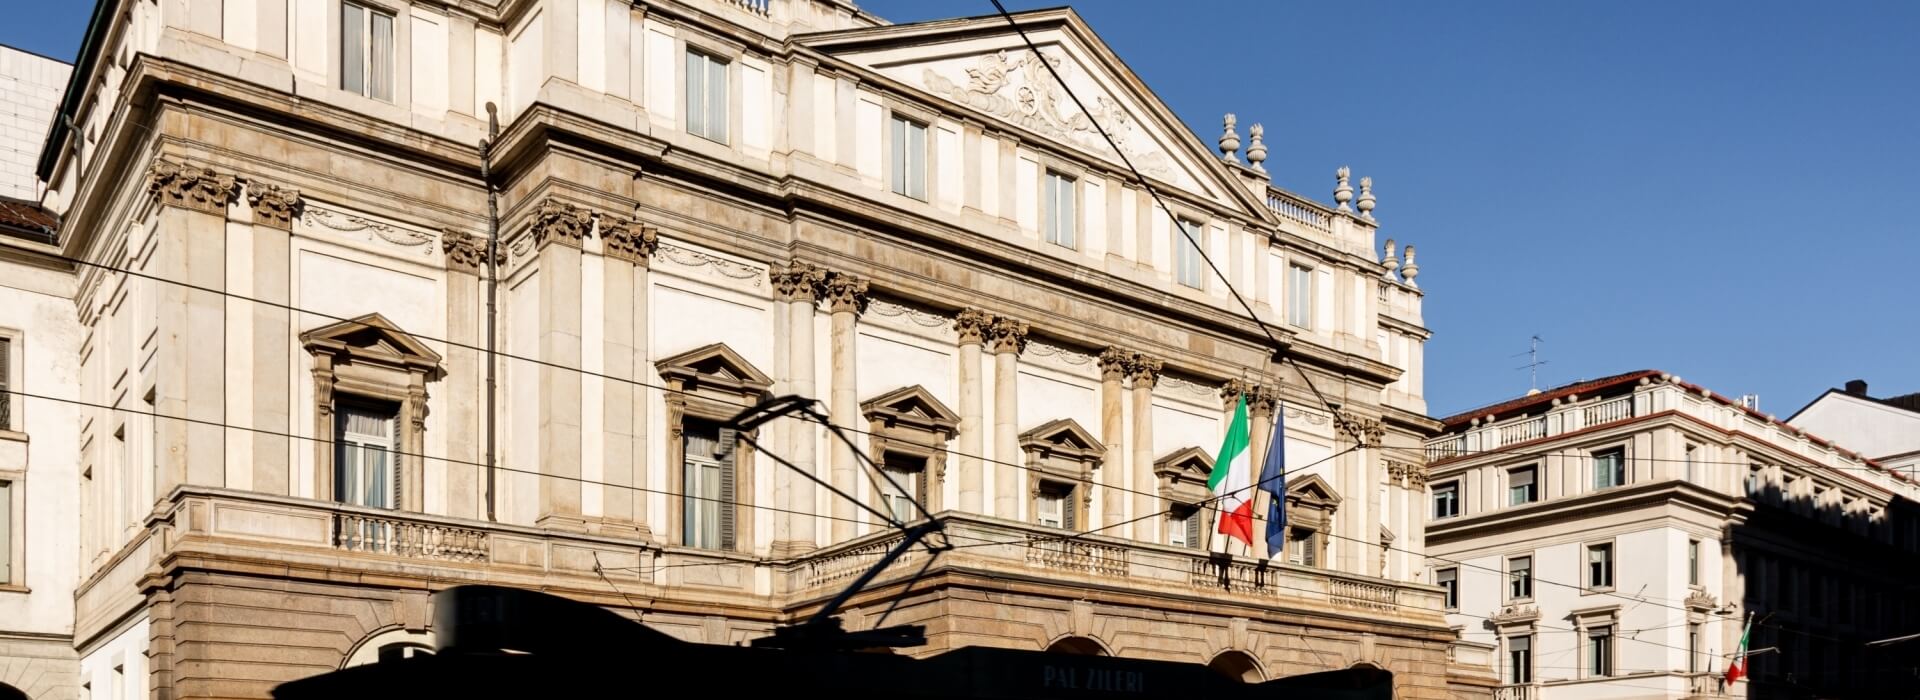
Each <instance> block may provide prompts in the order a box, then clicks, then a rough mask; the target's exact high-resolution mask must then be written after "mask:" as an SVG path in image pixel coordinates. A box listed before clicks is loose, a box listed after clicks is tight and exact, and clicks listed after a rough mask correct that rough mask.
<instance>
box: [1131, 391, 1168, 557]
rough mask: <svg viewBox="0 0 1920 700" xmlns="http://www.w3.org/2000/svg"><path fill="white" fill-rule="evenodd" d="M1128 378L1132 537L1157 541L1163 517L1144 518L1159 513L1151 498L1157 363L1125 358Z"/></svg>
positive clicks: (1143, 540)
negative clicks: (1130, 406)
mask: <svg viewBox="0 0 1920 700" xmlns="http://www.w3.org/2000/svg"><path fill="white" fill-rule="evenodd" d="M1127 378H1128V379H1129V380H1131V381H1132V383H1133V392H1132V393H1133V430H1132V432H1131V434H1130V435H1129V436H1128V437H1130V438H1132V439H1133V464H1132V465H1131V466H1132V467H1133V492H1134V493H1133V517H1134V521H1133V538H1134V539H1136V540H1139V541H1141V542H1156V543H1157V542H1160V541H1161V540H1160V521H1161V520H1162V518H1149V517H1146V516H1147V515H1148V514H1149V513H1156V512H1159V511H1160V510H1161V508H1160V499H1158V498H1155V497H1153V495H1152V494H1153V493H1154V490H1155V487H1156V484H1155V483H1154V480H1155V477H1154V475H1153V385H1154V384H1155V383H1156V382H1158V381H1160V361H1159V360H1156V359H1153V358H1151V357H1147V356H1146V355H1142V354H1139V353H1134V355H1133V356H1132V357H1130V358H1127Z"/></svg>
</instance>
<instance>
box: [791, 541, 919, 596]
mask: <svg viewBox="0 0 1920 700" xmlns="http://www.w3.org/2000/svg"><path fill="white" fill-rule="evenodd" d="M900 539H901V538H900V537H898V536H895V537H888V538H886V539H882V540H878V541H875V542H870V543H868V544H864V545H861V546H859V547H855V548H853V549H849V550H847V551H844V552H838V553H834V554H826V555H823V556H820V557H818V558H815V559H809V560H807V585H808V586H822V585H826V584H829V583H835V582H838V581H844V580H847V579H851V578H854V577H857V576H859V575H860V574H861V573H863V572H865V571H866V570H867V569H869V568H872V567H873V565H874V564H878V563H880V558H881V557H884V556H886V555H887V551H888V550H891V549H893V548H894V547H895V546H898V545H899V544H900ZM916 554H918V552H917V551H914V550H909V551H907V552H903V553H901V555H900V557H899V558H897V559H894V560H893V563H892V564H890V565H889V566H888V568H893V567H897V566H902V565H907V564H910V563H911V562H912V560H913V558H914V556H915V555H916Z"/></svg>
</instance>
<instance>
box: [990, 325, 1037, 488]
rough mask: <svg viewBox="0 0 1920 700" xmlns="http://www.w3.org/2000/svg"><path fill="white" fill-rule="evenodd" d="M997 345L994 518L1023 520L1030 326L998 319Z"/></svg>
mask: <svg viewBox="0 0 1920 700" xmlns="http://www.w3.org/2000/svg"><path fill="white" fill-rule="evenodd" d="M987 337H988V340H989V342H991V343H992V344H993V458H994V460H995V463H994V469H993V516H994V517H996V518H1006V519H1008V520H1018V519H1019V518H1020V484H1021V479H1020V468H1019V467H1018V466H1016V465H1018V464H1019V463H1020V395H1019V386H1020V351H1022V350H1025V349H1026V347H1027V324H1025V323H1021V322H1019V321H1015V320H1013V319H1010V318H1004V317H1002V318H995V319H994V320H993V325H992V326H991V327H990V328H988V329H987Z"/></svg>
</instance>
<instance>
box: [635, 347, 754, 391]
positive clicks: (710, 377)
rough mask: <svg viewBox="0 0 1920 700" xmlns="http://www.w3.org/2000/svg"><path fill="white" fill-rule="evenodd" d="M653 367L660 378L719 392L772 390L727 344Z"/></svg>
mask: <svg viewBox="0 0 1920 700" xmlns="http://www.w3.org/2000/svg"><path fill="white" fill-rule="evenodd" d="M654 366H655V367H657V368H659V370H660V376H662V377H669V378H678V379H680V380H682V381H698V382H700V383H702V384H711V385H717V386H719V387H722V388H735V389H740V390H743V391H753V392H760V391H766V389H767V387H770V386H773V380H772V379H771V378H769V377H767V375H766V373H764V372H761V371H760V369H759V368H757V367H754V366H753V363H751V362H748V361H747V358H745V357H741V356H740V353H738V352H735V351H734V349H733V348H730V347H727V344H726V343H714V344H712V345H704V346H701V347H697V348H694V349H692V350H688V351H686V352H683V353H680V354H678V355H674V356H673V357H669V358H666V359H664V360H660V361H659V362H656V363H654Z"/></svg>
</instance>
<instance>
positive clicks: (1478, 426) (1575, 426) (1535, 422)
mask: <svg viewBox="0 0 1920 700" xmlns="http://www.w3.org/2000/svg"><path fill="white" fill-rule="evenodd" d="M1641 396H1642V394H1640V393H1634V394H1628V395H1625V396H1615V397H1610V398H1603V399H1591V400H1584V401H1582V400H1576V401H1571V402H1566V403H1556V405H1553V406H1551V407H1548V408H1547V411H1546V412H1545V413H1541V414H1536V415H1529V416H1515V417H1512V418H1507V419H1504V420H1499V421H1492V422H1485V423H1483V422H1479V421H1475V423H1474V424H1473V425H1472V426H1471V427H1469V428H1468V429H1466V430H1465V431H1463V432H1460V433H1456V434H1452V435H1445V436H1442V437H1440V438H1437V439H1434V440H1431V441H1429V442H1427V447H1426V451H1427V462H1428V463H1433V462H1437V461H1440V460H1443V459H1451V458H1454V457H1462V456H1466V455H1471V454H1476V453H1480V452H1485V451H1489V450H1500V449H1505V448H1507V447H1510V446H1512V445H1518V444H1521V443H1526V442H1532V441H1534V440H1539V439H1541V438H1546V437H1552V436H1554V435H1560V434H1563V433H1570V432H1573V431H1576V430H1585V429H1587V428H1592V427H1597V426H1602V425H1607V424H1609V423H1618V422H1620V421H1624V420H1627V419H1630V418H1633V417H1635V416H1640V415H1646V413H1647V410H1646V409H1645V408H1644V407H1645V406H1646V405H1647V402H1646V401H1645V400H1643V399H1641Z"/></svg>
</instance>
